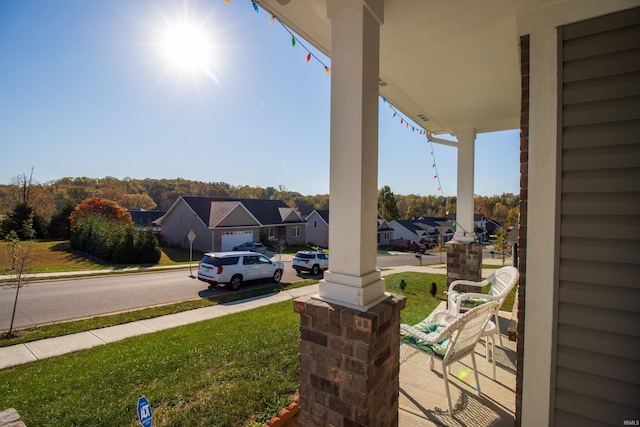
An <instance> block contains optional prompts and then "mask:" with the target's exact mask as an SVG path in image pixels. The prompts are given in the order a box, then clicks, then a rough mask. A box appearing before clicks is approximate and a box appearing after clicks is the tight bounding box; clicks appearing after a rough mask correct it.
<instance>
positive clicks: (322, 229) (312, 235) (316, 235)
mask: <svg viewBox="0 0 640 427" xmlns="http://www.w3.org/2000/svg"><path fill="white" fill-rule="evenodd" d="M306 222H307V242H308V243H309V244H310V245H313V246H320V247H322V248H328V247H329V210H327V209H316V210H314V211H313V212H311V213H310V214H309V215H307V218H306Z"/></svg>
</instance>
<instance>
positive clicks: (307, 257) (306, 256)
mask: <svg viewBox="0 0 640 427" xmlns="http://www.w3.org/2000/svg"><path fill="white" fill-rule="evenodd" d="M296 256H297V257H298V258H302V259H315V257H316V256H315V255H314V254H303V253H302V252H298V253H297V254H296Z"/></svg>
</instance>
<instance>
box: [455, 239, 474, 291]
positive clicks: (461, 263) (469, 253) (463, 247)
mask: <svg viewBox="0 0 640 427" xmlns="http://www.w3.org/2000/svg"><path fill="white" fill-rule="evenodd" d="M446 246H447V286H449V285H450V284H451V282H453V281H454V280H460V279H462V280H472V281H474V282H480V281H481V280H482V245H481V244H479V243H464V242H454V241H451V242H447V244H446ZM456 289H459V290H462V291H466V292H476V291H477V290H478V288H473V287H469V286H468V287H464V286H460V287H456Z"/></svg>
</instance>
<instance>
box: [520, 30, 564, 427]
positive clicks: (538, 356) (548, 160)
mask: <svg viewBox="0 0 640 427" xmlns="http://www.w3.org/2000/svg"><path fill="white" fill-rule="evenodd" d="M557 39H558V37H557V30H556V29H555V28H549V29H547V30H544V31H540V32H537V33H535V34H531V35H530V48H529V49H530V57H529V64H530V71H529V74H530V88H529V94H530V95H529V105H530V108H529V182H528V193H529V198H528V203H527V206H528V210H527V218H528V223H527V287H526V295H525V298H526V301H527V307H526V323H527V325H528V326H529V327H528V328H526V333H525V338H524V351H525V354H524V362H523V380H522V425H523V426H547V425H550V422H551V417H552V414H553V406H554V402H553V394H552V388H553V387H552V386H553V382H552V381H553V380H552V378H553V363H554V356H553V355H554V354H555V348H554V331H555V326H554V325H555V323H556V322H555V308H554V307H555V305H556V304H557V301H556V300H555V288H556V286H555V282H556V280H557V277H556V269H555V268H554V266H555V265H556V258H557V256H556V233H555V232H554V228H553V227H551V228H550V227H549V225H550V224H552V225H553V224H556V211H557V205H556V203H557V194H558V190H559V189H558V186H557V182H558V168H557V164H558V153H557V142H558V141H557V132H558V131H557V128H558V125H559V123H558V66H557V61H558V58H557V52H558V47H557V46H558V42H557Z"/></svg>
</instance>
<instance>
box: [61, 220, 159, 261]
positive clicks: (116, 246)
mask: <svg viewBox="0 0 640 427" xmlns="http://www.w3.org/2000/svg"><path fill="white" fill-rule="evenodd" d="M69 243H70V245H71V247H72V248H74V249H78V250H81V251H83V252H87V253H90V254H92V255H95V256H96V257H98V258H100V259H102V260H104V261H108V262H112V263H115V264H155V263H157V262H158V261H160V256H161V254H162V252H161V250H160V246H159V244H158V241H157V240H156V238H155V237H154V236H153V233H152V232H151V231H139V230H136V229H135V227H134V226H133V224H128V225H122V224H118V223H114V222H112V221H110V220H108V219H107V218H105V217H104V216H102V215H99V214H90V215H84V216H83V217H82V218H80V219H79V221H78V223H77V225H76V229H75V233H74V234H73V235H72V236H71V239H70V241H69Z"/></svg>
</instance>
